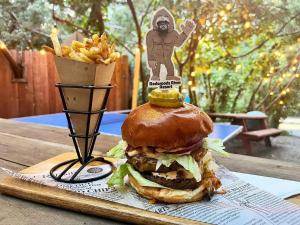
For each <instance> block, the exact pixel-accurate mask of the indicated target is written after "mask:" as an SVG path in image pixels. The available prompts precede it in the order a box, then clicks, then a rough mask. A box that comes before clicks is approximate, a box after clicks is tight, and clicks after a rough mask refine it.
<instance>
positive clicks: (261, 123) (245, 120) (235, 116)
mask: <svg viewBox="0 0 300 225" xmlns="http://www.w3.org/2000/svg"><path fill="white" fill-rule="evenodd" d="M209 116H210V117H211V118H212V119H213V121H215V120H216V119H217V118H222V119H229V120H231V124H234V125H241V126H243V132H241V133H240V134H239V135H238V136H237V137H238V138H239V139H241V140H242V141H243V143H244V148H245V150H246V154H248V155H251V152H252V151H251V145H250V141H260V140H264V141H265V144H266V146H268V147H271V146H272V144H271V139H270V137H276V136H278V135H280V134H281V132H282V131H281V130H279V129H275V128H268V121H267V119H268V116H267V115H265V114H254V115H251V114H247V113H209Z"/></svg>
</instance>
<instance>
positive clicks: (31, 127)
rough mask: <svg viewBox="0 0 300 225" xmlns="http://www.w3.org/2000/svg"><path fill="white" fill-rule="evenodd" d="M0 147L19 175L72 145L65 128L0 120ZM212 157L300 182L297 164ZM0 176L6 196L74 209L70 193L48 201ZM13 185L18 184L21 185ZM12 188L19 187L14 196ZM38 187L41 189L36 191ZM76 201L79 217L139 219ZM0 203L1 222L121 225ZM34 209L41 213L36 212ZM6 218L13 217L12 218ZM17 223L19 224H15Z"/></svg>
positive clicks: (3, 161) (110, 140) (2, 162)
mask: <svg viewBox="0 0 300 225" xmlns="http://www.w3.org/2000/svg"><path fill="white" fill-rule="evenodd" d="M119 140H120V137H118V136H110V135H102V134H101V135H100V138H98V140H97V143H96V145H95V150H97V151H99V152H100V153H101V152H102V153H104V152H105V151H107V150H108V149H109V148H111V147H112V146H114V145H115V144H116V143H117V142H118V141H119ZM0 149H1V151H0V167H5V168H8V169H12V170H15V171H19V170H23V169H24V168H27V167H29V166H33V165H35V164H37V163H39V162H41V161H43V160H46V159H49V158H51V157H54V156H56V155H58V154H61V153H65V152H70V151H72V150H73V145H72V142H71V139H70V138H69V136H68V130H67V129H64V128H56V127H50V126H44V125H36V124H29V123H21V122H16V121H13V120H5V119H0ZM215 157H216V160H217V161H218V163H220V164H222V165H224V166H225V167H227V168H228V169H230V170H232V171H237V172H242V173H250V174H257V175H262V176H270V177H277V178H283V179H289V180H296V181H300V165H299V164H294V163H289V162H283V161H277V160H270V159H264V158H256V157H250V156H244V155H237V154H231V157H230V158H223V157H220V156H215ZM32 168H34V167H32ZM32 168H31V169H32ZM31 169H29V170H31ZM26 171H27V170H25V172H26ZM0 178H2V179H4V180H3V181H2V185H1V187H2V191H3V190H4V191H5V193H7V194H14V195H16V194H18V195H19V196H17V197H20V198H24V199H29V200H34V201H38V202H41V203H43V204H49V205H57V204H56V201H59V202H62V201H63V200H66V201H67V202H65V203H62V206H61V207H63V208H64V206H69V205H70V207H71V209H72V210H76V209H74V208H72V207H73V206H72V204H70V202H69V201H71V199H72V198H74V197H73V195H74V193H69V192H68V193H67V194H66V193H63V194H64V196H68V197H66V198H65V197H62V195H60V194H58V193H57V192H53V190H51V188H49V190H48V189H47V192H48V191H49V193H52V195H50V197H49V196H48V197H47V196H46V195H45V193H44V190H46V189H44V188H45V187H41V186H38V185H32V184H29V183H26V182H23V181H18V180H17V181H16V180H14V179H13V178H4V175H3V173H2V174H1V173H0ZM16 182H17V183H16ZM18 182H23V183H22V184H21V183H18ZM32 186H34V189H32V190H31V188H33V187H32ZM15 188H17V189H18V191H17V192H16V189H15ZM41 188H42V189H43V191H41ZM34 195H35V196H38V199H33V196H34ZM55 196H58V200H57V199H55ZM81 198H84V199H87V200H86V201H87V202H86V203H84V205H83V206H82V207H81V208H80V209H79V211H80V212H82V213H88V211H91V214H93V215H103V216H105V215H106V216H107V215H109V217H111V218H114V219H121V220H123V219H124V218H125V217H126V216H127V214H128V217H126V218H132V217H134V218H137V219H138V218H140V216H139V215H137V213H140V211H136V210H138V209H134V210H133V208H130V207H127V206H126V207H125V208H124V209H122V208H121V209H120V215H121V216H120V215H114V214H112V215H111V214H108V211H107V207H108V205H104V206H103V207H102V206H101V207H100V208H97V207H99V206H98V203H97V207H96V208H93V207H95V206H93V204H95V202H94V201H96V200H95V199H93V198H86V197H82V196H81V197H80V196H77V195H76V199H77V200H78V201H77V202H78V204H81V203H82V202H83V201H82V199H81ZM97 201H99V200H97ZM289 201H291V202H294V203H296V204H299V205H300V197H299V196H297V197H294V198H290V199H289ZM0 202H1V208H5V210H1V211H0V224H18V225H19V224H20V225H25V224H33V221H31V220H29V219H28V218H27V216H26V213H30V214H35V215H40V217H38V216H35V217H33V218H34V220H35V221H34V222H35V223H36V224H49V225H50V224H53V220H52V219H51V215H53V214H55V217H54V218H56V219H57V221H64V222H63V223H64V224H72V225H77V224H78V225H79V224H83V222H82V221H85V222H86V224H96V223H95V222H96V221H99V224H120V223H117V222H114V221H110V220H105V219H103V218H102V216H101V217H100V218H98V219H96V218H95V217H93V216H86V215H80V218H82V219H81V220H74V219H73V217H74V218H78V214H75V213H72V212H69V211H65V210H61V209H56V208H52V207H47V206H42V205H39V204H35V203H30V202H26V201H22V200H19V199H15V198H12V197H6V196H3V195H2V196H0ZM106 204H108V202H106ZM2 205H3V207H2ZM23 206H25V207H23ZM114 207H115V206H114ZM91 209H92V210H91ZM36 210H40V211H39V212H37V213H35V212H36ZM77 210H78V209H77ZM118 210H119V205H118ZM41 212H43V213H41ZM54 212H56V213H54ZM10 215H14V216H13V217H11V216H10ZM58 215H60V216H58ZM155 215H156V216H155V217H154V215H151V213H150V214H147V216H148V217H149V218H150V219H153V221H156V222H155V223H157V224H166V223H165V222H166V221H164V219H163V218H158V219H157V218H156V217H157V214H155ZM123 217H124V218H123ZM16 218H18V219H16ZM126 218H125V219H126ZM3 221H4V222H3ZM16 221H18V223H17V222H16ZM104 221H105V222H104ZM137 221H138V220H137ZM147 221H148V220H145V219H141V221H139V222H141V223H144V224H146V223H147ZM177 222H178V223H177V224H182V223H183V221H181V222H179V221H177ZM58 224H62V223H58ZM175 224H176V223H175ZM189 224H192V223H189Z"/></svg>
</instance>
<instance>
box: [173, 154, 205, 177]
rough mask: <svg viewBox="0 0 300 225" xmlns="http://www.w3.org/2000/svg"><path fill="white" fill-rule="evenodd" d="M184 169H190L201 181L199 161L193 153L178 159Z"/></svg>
mask: <svg viewBox="0 0 300 225" xmlns="http://www.w3.org/2000/svg"><path fill="white" fill-rule="evenodd" d="M176 162H178V163H179V164H180V165H181V166H182V167H183V168H184V169H186V170H187V171H189V172H190V173H191V174H192V175H193V177H194V178H195V179H196V181H197V182H199V181H201V171H200V169H199V166H198V163H197V162H196V161H195V159H194V158H193V157H192V156H191V155H183V156H181V157H178V158H177V159H176Z"/></svg>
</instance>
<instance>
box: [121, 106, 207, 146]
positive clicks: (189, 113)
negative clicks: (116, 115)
mask: <svg viewBox="0 0 300 225" xmlns="http://www.w3.org/2000/svg"><path fill="white" fill-rule="evenodd" d="M212 130H213V123H212V120H211V119H210V117H209V116H208V115H207V114H206V113H205V112H202V111H201V110H200V109H199V108H198V107H196V106H194V105H191V104H186V103H184V105H183V106H182V107H179V108H166V107H160V106H155V105H151V104H150V103H146V104H144V105H141V106H139V107H137V108H136V109H134V110H133V111H132V112H131V113H130V114H129V115H128V117H127V119H126V120H125V121H124V123H123V125H122V138H123V140H125V141H126V142H127V143H128V144H129V145H131V146H132V147H134V148H137V147H141V146H152V147H156V148H162V149H165V150H166V152H168V150H172V149H174V148H179V147H185V146H190V145H192V144H195V143H197V142H199V141H201V140H202V139H203V138H205V137H207V135H208V134H209V133H211V132H212Z"/></svg>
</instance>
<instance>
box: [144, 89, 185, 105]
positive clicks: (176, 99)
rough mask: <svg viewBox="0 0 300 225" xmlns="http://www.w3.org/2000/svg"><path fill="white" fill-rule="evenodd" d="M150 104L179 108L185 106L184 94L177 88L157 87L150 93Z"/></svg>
mask: <svg viewBox="0 0 300 225" xmlns="http://www.w3.org/2000/svg"><path fill="white" fill-rule="evenodd" d="M148 99H149V102H150V104H152V105H157V106H162V107H170V108H177V107H181V106H183V96H182V94H181V93H180V92H179V91H178V90H177V89H169V90H160V89H155V90H153V91H151V93H149V94H148Z"/></svg>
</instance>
